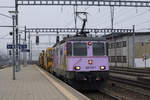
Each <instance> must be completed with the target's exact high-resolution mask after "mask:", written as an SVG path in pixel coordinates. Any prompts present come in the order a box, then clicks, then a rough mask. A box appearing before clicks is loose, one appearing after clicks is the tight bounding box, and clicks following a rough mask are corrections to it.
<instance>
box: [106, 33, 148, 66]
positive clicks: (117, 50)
mask: <svg viewBox="0 0 150 100" xmlns="http://www.w3.org/2000/svg"><path fill="white" fill-rule="evenodd" d="M106 37H107V41H108V56H109V61H110V66H120V67H133V57H135V59H134V60H135V63H134V65H135V66H134V67H150V32H137V33H135V44H134V45H135V46H134V52H135V53H133V34H131V33H118V34H117V33H114V34H113V35H112V34H109V35H107V36H106ZM133 54H135V56H134V55H133Z"/></svg>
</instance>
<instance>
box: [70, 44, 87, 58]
mask: <svg viewBox="0 0 150 100" xmlns="http://www.w3.org/2000/svg"><path fill="white" fill-rule="evenodd" d="M73 55H74V56H87V43H81V42H76V43H74V44H73Z"/></svg>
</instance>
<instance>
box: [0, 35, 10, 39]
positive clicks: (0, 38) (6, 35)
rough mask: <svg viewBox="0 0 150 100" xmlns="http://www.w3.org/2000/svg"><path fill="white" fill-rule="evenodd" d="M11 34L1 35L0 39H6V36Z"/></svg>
mask: <svg viewBox="0 0 150 100" xmlns="http://www.w3.org/2000/svg"><path fill="white" fill-rule="evenodd" d="M8 35H9V34H5V35H4V36H2V37H0V39H4V38H5V37H6V36H8Z"/></svg>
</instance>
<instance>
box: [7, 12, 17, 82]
mask: <svg viewBox="0 0 150 100" xmlns="http://www.w3.org/2000/svg"><path fill="white" fill-rule="evenodd" d="M8 12H9V13H10V14H11V15H12V20H13V23H12V24H13V34H12V35H13V80H15V79H16V77H15V70H16V57H15V47H16V45H15V26H16V25H15V18H16V12H15V11H8Z"/></svg>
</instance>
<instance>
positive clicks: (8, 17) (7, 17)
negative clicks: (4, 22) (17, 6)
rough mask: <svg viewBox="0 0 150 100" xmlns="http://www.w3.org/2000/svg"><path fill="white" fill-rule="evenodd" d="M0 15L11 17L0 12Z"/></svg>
mask: <svg viewBox="0 0 150 100" xmlns="http://www.w3.org/2000/svg"><path fill="white" fill-rule="evenodd" d="M0 15H1V16H4V17H7V18H11V19H12V17H10V16H8V15H5V14H2V13H0Z"/></svg>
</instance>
